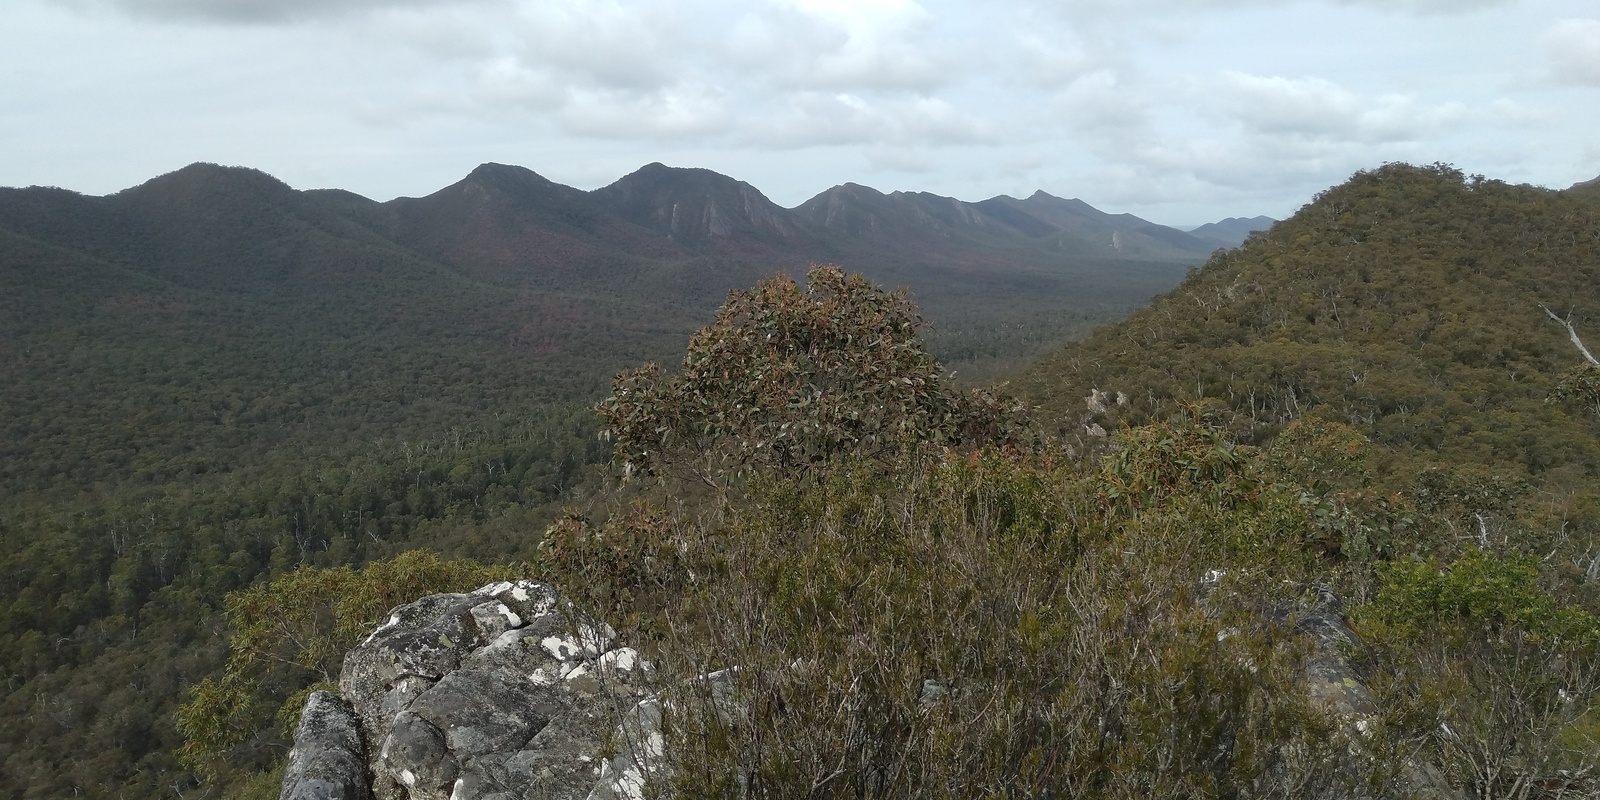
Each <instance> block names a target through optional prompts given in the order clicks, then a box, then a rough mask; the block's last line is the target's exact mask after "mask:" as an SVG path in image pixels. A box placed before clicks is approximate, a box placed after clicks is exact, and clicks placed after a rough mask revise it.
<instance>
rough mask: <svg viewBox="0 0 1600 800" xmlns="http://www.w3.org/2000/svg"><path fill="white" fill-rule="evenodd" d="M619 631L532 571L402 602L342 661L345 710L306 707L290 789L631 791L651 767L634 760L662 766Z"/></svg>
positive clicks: (349, 793)
mask: <svg viewBox="0 0 1600 800" xmlns="http://www.w3.org/2000/svg"><path fill="white" fill-rule="evenodd" d="M615 635H616V634H615V632H614V631H612V630H611V629H610V627H608V626H606V625H604V624H597V623H593V622H592V621H590V620H587V619H585V618H583V616H582V615H581V614H579V613H578V612H577V611H576V610H575V609H574V608H573V606H572V604H571V603H570V602H568V601H567V600H565V599H564V598H562V597H560V596H559V595H557V594H556V592H555V591H554V590H553V589H551V588H550V587H549V586H546V585H544V584H542V583H537V582H534V581H518V582H515V583H509V582H507V583H498V584H491V585H489V586H485V587H483V588H481V589H479V590H477V591H475V592H471V593H469V594H442V595H434V596H431V597H425V598H423V599H421V600H418V601H416V602H414V603H409V604H407V605H404V606H401V607H399V608H396V609H395V610H394V612H393V613H392V614H391V615H390V617H389V620H388V622H386V623H384V625H383V626H381V627H380V628H379V629H378V630H376V631H374V632H373V634H372V635H371V636H369V637H368V638H367V640H366V641H365V642H363V643H362V644H361V645H360V646H358V647H357V648H355V649H354V650H352V651H351V652H350V654H349V655H348V656H346V658H345V664H344V671H343V674H342V675H341V676H340V680H339V688H340V691H341V693H342V694H343V695H344V698H345V699H347V700H348V701H349V703H350V706H349V707H346V706H345V705H344V703H343V702H342V701H340V700H339V698H337V697H335V696H333V695H330V694H327V693H319V694H318V695H316V696H314V697H313V700H312V703H311V704H308V706H307V709H306V712H305V721H304V722H303V723H302V724H301V728H300V730H301V733H300V734H297V736H296V739H295V748H296V749H295V753H296V754H297V756H296V758H298V759H299V761H295V760H294V759H291V771H290V773H289V775H288V776H286V778H285V783H284V797H285V798H286V799H287V798H290V797H293V798H295V800H301V798H304V800H312V798H318V799H319V800H320V799H321V798H330V799H331V798H339V800H365V798H368V797H371V798H376V799H377V800H447V799H448V800H531V799H532V798H539V800H583V798H588V797H591V796H592V797H595V798H621V797H626V798H634V797H639V796H641V791H642V789H643V786H644V776H645V774H646V773H647V771H648V769H649V768H647V767H642V766H639V762H638V761H635V760H633V759H636V758H642V757H643V756H644V755H647V754H649V755H653V756H654V757H657V761H658V762H659V756H660V755H661V741H662V736H661V732H660V710H659V708H657V707H654V706H652V705H650V703H645V704H642V705H641V703H640V700H641V699H643V698H644V697H645V696H646V694H647V692H646V691H645V689H644V681H643V677H644V672H645V670H647V669H648V665H647V664H646V663H645V662H644V661H643V660H642V659H641V658H640V657H639V654H638V653H637V652H636V651H634V650H633V649H631V648H626V647H621V648H615V649H613V640H614V638H615ZM652 702H653V701H652ZM329 709H335V710H339V709H342V711H343V714H344V720H345V722H344V728H343V729H338V728H337V726H336V725H332V724H330V723H328V722H325V721H321V720H326V719H329V718H330V717H332V716H333V711H330V710H329ZM326 731H335V733H333V734H330V733H327V732H326ZM332 740H337V741H332ZM346 740H348V742H349V743H353V745H352V746H346V745H342V744H339V742H345V741H346ZM363 741H365V742H366V743H368V745H369V749H368V750H367V751H366V752H365V753H363V751H362V750H361V743H362V742H363ZM619 741H620V742H621V743H622V744H623V745H624V746H622V747H620V748H619V747H618V746H617V743H618V742H619ZM608 743H609V745H610V746H609V747H608ZM619 750H620V751H621V752H618V751H619ZM603 753H613V754H614V755H613V756H611V757H610V758H603V757H602V755H601V754H603ZM302 754H305V755H302ZM301 762H304V764H303V765H302V764H301ZM369 778H370V790H369V788H368V787H369V782H368V779H369ZM291 791H294V792H297V793H295V794H290V792H291Z"/></svg>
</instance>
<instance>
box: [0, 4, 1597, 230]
mask: <svg viewBox="0 0 1600 800" xmlns="http://www.w3.org/2000/svg"><path fill="white" fill-rule="evenodd" d="M196 161H208V162H214V163H221V164H232V165H240V166H249V167H255V168H257V169H261V170H264V171H266V172H268V173H271V174H273V175H275V176H277V177H278V178H280V179H281V180H283V181H285V182H287V183H288V184H290V185H291V186H294V187H295V188H299V189H311V188H328V187H338V188H343V189H348V190H351V191H354V192H357V193H360V194H363V195H366V196H367V197H371V198H373V199H376V200H388V199H390V198H393V197H396V196H420V195H425V194H429V193H431V192H434V191H436V190H438V189H440V188H443V187H445V186H447V185H449V184H451V183H454V182H455V181H457V180H460V179H461V178H462V177H463V176H465V175H466V174H467V173H468V172H470V171H471V170H472V168H473V167H475V166H476V165H478V164H480V163H483V162H487V161H493V162H499V163H507V164H516V165H520V166H524V167H527V168H529V169H532V170H534V171H535V172H538V173H539V174H541V175H543V176H545V177H547V178H549V179H551V180H554V181H558V182H561V183H565V184H568V185H571V186H576V187H578V188H582V189H594V188H598V187H600V186H604V185H606V184H609V183H611V182H612V181H615V180H616V179H618V178H620V177H622V176H623V175H626V174H627V173H629V172H632V171H633V170H635V169H638V168H639V167H640V166H643V165H645V164H647V163H650V162H655V161H659V162H662V163H665V164H668V165H671V166H680V167H705V168H708V169H712V170H716V171H717V172H721V173H723V174H725V175H730V176H732V177H735V178H738V179H740V180H743V181H746V182H748V183H750V184H752V185H754V186H755V187H756V188H758V189H760V190H761V191H762V192H764V193H765V194H766V195H767V196H768V197H770V198H772V199H773V200H774V201H776V202H777V203H779V204H780V205H783V206H789V207H792V206H795V205H798V204H800V203H802V202H804V201H805V200H806V199H808V198H810V197H812V196H813V195H815V194H817V193H819V192H821V191H823V190H825V189H827V188H829V187H831V186H834V185H837V184H840V183H845V182H855V183H860V184H864V185H867V186H872V187H874V188H877V189H880V190H882V191H894V190H906V191H928V192H933V193H936V194H941V195H948V196H952V197H957V198H960V199H963V200H969V201H975V200H981V199H984V198H987V197H992V196H995V195H1000V194H1009V195H1012V196H1016V197H1026V196H1027V195H1029V194H1032V193H1033V192H1034V191H1035V190H1041V189H1042V190H1044V191H1046V192H1049V193H1051V194H1054V195H1057V196H1061V197H1076V198H1081V199H1083V200H1085V201H1087V202H1089V203H1091V204H1092V205H1094V206H1096V207H1098V208H1100V209H1102V210H1104V211H1109V212H1116V213H1122V212H1128V213H1134V214H1137V215H1139V216H1141V217H1144V218H1146V219H1149V220H1152V221H1155V222H1160V223H1164V224H1169V225H1177V226H1181V227H1188V226H1193V225H1198V224H1201V223H1204V222H1210V221H1215V220H1219V219H1222V218H1224V217H1230V216H1246V217H1248V216H1255V215H1258V214H1265V215H1268V216H1272V217H1275V218H1283V217H1286V216H1288V215H1290V214H1292V213H1293V212H1294V211H1295V210H1296V209H1297V208H1299V207H1300V206H1301V205H1303V204H1305V203H1307V202H1309V201H1310V199H1311V197H1312V195H1314V194H1315V193H1316V192H1318V191H1320V190H1322V189H1325V188H1327V187H1329V186H1332V185H1335V184H1337V183H1340V182H1342V181H1344V180H1345V179H1347V178H1348V177H1349V176H1350V175H1351V174H1353V173H1354V172H1356V171H1357V170H1361V169H1370V168H1374V167H1377V166H1380V165H1382V164H1383V163H1385V162H1391V161H1407V162H1412V163H1433V162H1439V161H1442V162H1448V163H1451V164H1454V165H1455V166H1456V167H1458V168H1460V169H1462V170H1464V171H1466V172H1467V173H1469V174H1483V175H1486V176H1488V177H1490V178H1497V179H1501V180H1506V181H1510V182H1514V183H1532V184H1536V185H1541V186H1548V187H1551V188H1565V187H1567V186H1568V185H1570V184H1572V183H1574V182H1577V181H1581V180H1587V179H1590V178H1594V177H1596V176H1600V3H1596V2H1595V1H1594V0H1521V1H1519V0H1055V2H1047V1H1046V0H981V1H980V0H660V1H659V2H658V1H657V0H635V1H632V2H625V1H622V0H5V3H4V9H3V10H0V186H27V185H48V186H61V187H65V188H68V189H73V190H76V191H80V192H84V193H88V194H106V193H110V192H115V191H118V190H120V189H124V188H127V187H130V186H134V185H137V184H139V183H142V182H144V181H145V180H148V179H150V178H152V177H155V176H156V175H160V174H163V173H166V172H171V171H173V170H175V169H178V168H180V167H182V166H184V165H186V164H189V163H193V162H196Z"/></svg>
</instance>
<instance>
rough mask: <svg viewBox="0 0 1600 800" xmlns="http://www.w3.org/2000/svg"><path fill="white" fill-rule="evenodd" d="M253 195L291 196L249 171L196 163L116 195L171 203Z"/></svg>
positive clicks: (284, 186)
mask: <svg viewBox="0 0 1600 800" xmlns="http://www.w3.org/2000/svg"><path fill="white" fill-rule="evenodd" d="M240 191H243V192H253V193H258V194H260V193H266V194H281V193H288V192H293V191H294V189H292V188H291V187H290V186H289V184H287V183H284V182H283V181H280V180H278V179H277V178H274V177H273V176H271V175H268V174H267V173H265V172H262V171H261V170H259V169H254V168H252V167H231V166H224V165H222V164H213V163H211V162H206V161H197V162H195V163H193V164H190V165H188V166H186V167H183V168H181V169H177V170H173V171H172V172H168V173H167V174H165V175H159V176H157V177H154V178H151V179H150V180H148V181H145V182H144V183H141V184H139V185H138V186H134V187H131V188H128V189H124V190H122V191H121V192H118V193H117V194H119V195H130V196H138V195H150V196H165V197H170V198H173V199H181V198H184V197H190V198H193V197H200V196H205V195H209V194H212V193H215V192H228V193H232V192H240Z"/></svg>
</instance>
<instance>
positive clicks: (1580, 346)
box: [1539, 303, 1600, 367]
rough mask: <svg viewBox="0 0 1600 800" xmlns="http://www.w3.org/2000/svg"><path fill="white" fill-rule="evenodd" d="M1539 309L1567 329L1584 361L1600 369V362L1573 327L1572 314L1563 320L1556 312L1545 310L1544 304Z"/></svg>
mask: <svg viewBox="0 0 1600 800" xmlns="http://www.w3.org/2000/svg"><path fill="white" fill-rule="evenodd" d="M1539 309H1540V310H1541V311H1543V312H1544V313H1545V316H1548V317H1549V318H1551V319H1553V320H1555V321H1556V322H1559V323H1561V324H1562V325H1565V326H1566V327H1567V336H1570V337H1572V345H1573V346H1574V347H1576V348H1578V352H1580V353H1582V354H1583V360H1585V361H1587V362H1589V364H1590V365H1592V366H1596V367H1600V361H1596V360H1595V357H1594V355H1593V354H1591V353H1590V352H1589V348H1587V347H1584V346H1583V340H1582V339H1579V338H1578V331H1577V329H1575V328H1573V327H1572V315H1571V314H1568V315H1567V318H1566V319H1562V318H1561V317H1558V316H1556V312H1554V311H1551V310H1550V309H1548V308H1545V307H1544V304H1543V303H1541V304H1539Z"/></svg>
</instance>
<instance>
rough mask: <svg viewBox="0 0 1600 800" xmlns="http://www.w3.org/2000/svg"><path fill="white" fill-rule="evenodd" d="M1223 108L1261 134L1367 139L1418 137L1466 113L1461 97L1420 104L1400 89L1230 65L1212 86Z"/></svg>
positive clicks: (1376, 141) (1377, 141)
mask: <svg viewBox="0 0 1600 800" xmlns="http://www.w3.org/2000/svg"><path fill="white" fill-rule="evenodd" d="M1216 93H1217V98H1218V100H1219V103H1220V107H1221V109H1222V111H1223V112H1224V113H1226V114H1227V115H1228V116H1229V117H1231V118H1232V119H1233V120H1234V121H1235V122H1237V123H1238V124H1240V125H1242V126H1244V127H1245V128H1246V129H1247V130H1248V131H1249V132H1251V133H1253V134H1256V135H1261V136H1279V137H1294V138H1299V139H1308V140H1327V141H1348V142H1361V143H1367V144H1382V143H1390V142H1404V141H1412V140H1416V139H1420V138H1423V137H1424V136H1426V135H1428V134H1430V133H1432V132H1434V131H1437V130H1438V129H1439V128H1441V127H1442V126H1445V125H1448V124H1451V123H1453V122H1457V121H1459V120H1460V119H1462V117H1463V116H1465V114H1466V108H1465V107H1464V106H1463V105H1461V104H1460V103H1446V104H1443V105H1439V106H1432V107H1429V106H1424V105H1421V104H1419V103H1418V102H1417V101H1416V100H1415V99H1413V98H1411V97H1408V96H1405V95H1399V94H1386V95H1381V96H1378V97H1363V96H1361V95H1358V94H1356V93H1355V92H1352V91H1350V90H1348V89H1345V88H1343V87H1341V86H1339V85H1338V84H1335V83H1333V82H1331V81H1327V80H1324V79H1322V78H1298V79H1291V78H1283V77H1262V76H1257V75H1249V74H1246V73H1242V72H1233V71H1229V72H1226V73H1224V74H1223V76H1222V79H1221V80H1220V81H1219V82H1218V85H1217V86H1216Z"/></svg>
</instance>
